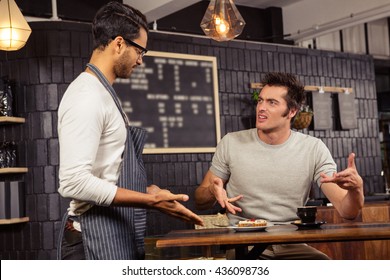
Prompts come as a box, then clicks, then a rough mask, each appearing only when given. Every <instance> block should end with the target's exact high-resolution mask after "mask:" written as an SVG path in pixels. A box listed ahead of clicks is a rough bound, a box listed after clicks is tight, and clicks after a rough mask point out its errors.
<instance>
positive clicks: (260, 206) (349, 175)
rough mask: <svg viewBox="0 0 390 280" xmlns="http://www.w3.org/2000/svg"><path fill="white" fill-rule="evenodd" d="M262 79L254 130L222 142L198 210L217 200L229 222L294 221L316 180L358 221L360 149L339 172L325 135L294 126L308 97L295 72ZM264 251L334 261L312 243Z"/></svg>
mask: <svg viewBox="0 0 390 280" xmlns="http://www.w3.org/2000/svg"><path fill="white" fill-rule="evenodd" d="M262 84H263V89H262V90H261V92H260V94H259V99H258V103H257V108H256V128H254V129H249V130H243V131H238V132H232V133H228V134H227V135H225V136H224V137H223V139H222V140H221V141H220V143H219V144H218V146H217V150H216V152H215V154H214V157H213V160H212V165H211V167H210V169H209V171H208V172H207V174H206V175H205V177H204V179H203V181H202V183H201V185H200V186H199V187H198V188H197V189H196V192H195V200H196V205H197V208H198V209H206V208H210V207H212V206H213V205H214V204H215V203H216V202H218V203H219V204H220V205H221V206H222V207H223V208H225V209H226V211H227V213H228V217H229V220H230V224H231V225H236V224H237V223H238V222H239V221H240V220H243V219H252V218H261V219H266V220H268V221H272V222H277V223H283V222H286V223H287V222H292V221H294V220H296V219H297V215H296V210H297V207H300V206H302V205H305V204H306V202H307V200H308V197H309V192H310V189H311V183H312V181H313V180H314V181H316V182H317V184H318V186H320V187H321V190H322V192H323V193H324V194H325V195H326V197H327V198H328V199H329V200H330V202H331V203H332V204H333V205H334V207H335V208H336V209H337V211H338V213H339V214H340V215H341V216H342V217H343V218H346V219H354V218H355V217H356V216H357V215H358V214H359V211H360V209H361V208H362V207H363V204H364V194H363V180H362V178H361V177H360V175H359V174H358V172H357V170H356V166H355V154H353V153H351V154H350V155H349V158H348V167H347V169H345V170H343V171H341V172H337V171H336V164H335V162H334V160H333V158H332V156H331V154H330V152H329V150H328V148H327V147H326V146H325V144H324V143H323V142H322V141H321V140H320V139H317V138H315V137H311V136H309V135H305V134H302V133H299V132H296V131H293V130H291V127H290V123H291V120H292V119H293V117H294V116H295V115H296V114H297V112H298V110H299V108H300V107H301V105H302V104H303V102H304V99H305V93H304V87H303V86H302V85H301V84H300V83H299V81H298V80H297V79H296V77H294V76H293V75H291V74H285V73H269V74H267V75H266V76H265V78H264V80H263V81H262ZM225 184H226V186H225ZM259 257H260V258H265V259H328V257H327V256H326V255H325V254H323V253H321V252H319V251H317V250H316V249H314V248H312V247H310V246H307V245H306V244H290V245H288V244H286V245H272V246H269V247H268V248H267V249H266V250H265V251H264V252H263V253H262V254H261V255H260V256H259Z"/></svg>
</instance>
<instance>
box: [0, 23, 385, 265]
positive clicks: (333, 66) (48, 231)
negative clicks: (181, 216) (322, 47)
mask: <svg viewBox="0 0 390 280" xmlns="http://www.w3.org/2000/svg"><path fill="white" fill-rule="evenodd" d="M31 27H32V30H33V32H32V35H31V37H30V39H29V41H28V43H27V44H26V46H25V47H24V48H23V49H21V50H20V51H17V52H9V53H5V52H0V75H1V76H8V77H9V78H10V79H12V80H14V81H16V82H17V85H18V87H17V91H16V95H17V97H18V98H17V104H16V105H17V109H18V110H17V114H18V116H22V117H25V118H26V123H25V124H24V125H18V126H1V127H0V139H6V140H7V141H9V140H15V141H18V142H19V144H18V147H19V149H18V151H19V163H20V164H21V165H26V166H27V167H28V168H29V172H28V173H27V174H26V175H25V176H24V180H25V182H26V211H27V215H28V216H29V218H30V222H28V223H25V224H16V225H7V226H1V231H0V259H55V252H56V242H57V236H58V232H59V229H60V221H61V217H62V215H63V213H64V212H65V211H66V208H67V207H68V203H69V200H67V199H63V198H61V197H60V196H59V194H58V193H57V188H58V162H59V159H58V139H57V113H56V110H57V108H58V104H59V102H60V100H61V98H62V95H63V93H64V92H65V90H66V88H67V86H68V84H69V83H70V82H71V81H72V80H73V79H74V78H75V77H76V76H77V75H78V74H79V73H80V72H81V71H83V68H84V67H85V64H86V63H87V62H88V59H89V56H90V53H91V49H92V39H91V35H90V25H88V24H83V23H71V22H33V23H31ZM148 48H149V49H152V50H155V51H169V52H179V53H188V54H197V55H209V56H215V57H217V65H218V80H219V83H218V84H219V101H220V102H219V103H220V122H221V135H222V136H223V135H225V134H226V133H228V132H231V131H236V130H240V129H245V128H248V126H253V123H254V121H253V120H252V116H253V112H254V107H252V105H251V102H250V93H251V91H252V90H251V89H250V88H249V83H251V82H260V80H261V77H262V76H263V75H264V74H265V73H266V72H269V71H283V72H291V73H295V74H297V75H298V76H299V78H300V79H301V80H302V81H304V83H306V84H312V85H313V84H316V85H326V86H339V87H353V88H354V90H355V95H356V99H355V102H356V108H357V118H358V128H357V129H354V130H350V131H336V130H330V131H310V130H304V131H303V132H304V133H308V134H310V135H313V136H316V137H319V138H321V139H322V140H323V141H324V143H325V144H326V145H327V146H328V147H329V149H330V151H331V153H332V154H333V156H334V158H335V160H336V162H337V164H338V166H339V168H340V169H343V168H345V167H346V165H347V161H346V157H347V156H348V154H349V152H351V151H354V152H355V153H356V154H357V159H356V164H357V167H358V169H359V171H360V173H361V175H362V176H363V179H364V182H365V192H366V194H369V193H373V192H381V191H383V190H382V186H381V184H382V182H381V177H380V171H381V168H382V166H381V155H380V147H379V136H378V133H379V132H378V131H379V130H378V116H377V113H378V112H377V104H376V92H375V80H374V79H375V77H374V67H373V59H372V57H370V56H365V55H354V54H345V53H336V52H330V51H318V50H311V49H303V48H295V47H290V46H282V45H280V46H279V45H272V44H261V43H256V42H239V41H232V42H227V43H219V42H214V41H212V40H209V39H206V38H199V37H194V38H193V37H191V36H182V35H171V34H163V33H156V32H150V35H149V42H148ZM211 159H212V154H208V153H207V154H164V155H144V161H145V166H146V168H147V174H148V178H149V180H150V182H153V183H155V184H157V185H159V186H161V187H163V188H168V189H170V190H172V191H173V192H175V193H187V194H189V195H190V197H191V198H193V193H194V191H195V188H196V187H197V186H198V185H199V184H200V182H201V181H202V179H203V175H204V174H205V172H206V171H207V169H208V168H209V165H210V162H211ZM313 193H314V196H316V197H322V194H321V193H320V192H319V190H318V189H315V190H314V192H313ZM185 205H186V206H187V207H189V208H190V209H193V210H194V201H193V200H192V199H190V201H188V202H186V203H185ZM216 211H218V209H213V210H209V211H202V212H198V213H200V214H206V213H214V212H216ZM191 227H192V225H189V224H186V223H184V222H182V221H178V220H177V219H174V218H171V217H167V216H166V215H164V214H162V213H160V212H158V211H155V210H149V211H148V229H147V234H148V235H159V234H163V233H166V232H168V231H169V230H172V229H184V228H191Z"/></svg>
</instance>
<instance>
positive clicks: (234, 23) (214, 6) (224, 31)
mask: <svg viewBox="0 0 390 280" xmlns="http://www.w3.org/2000/svg"><path fill="white" fill-rule="evenodd" d="M244 26H245V21H244V19H243V18H242V16H241V14H240V13H239V11H238V10H237V7H236V6H235V5H234V3H233V0H211V1H210V4H209V6H208V7H207V10H206V13H205V15H204V17H203V19H202V22H201V23H200V27H201V28H202V30H203V32H204V33H205V34H206V35H207V36H208V37H210V38H211V39H214V40H216V41H229V40H233V39H234V38H236V37H237V36H239V35H240V34H241V32H242V30H243V29H244Z"/></svg>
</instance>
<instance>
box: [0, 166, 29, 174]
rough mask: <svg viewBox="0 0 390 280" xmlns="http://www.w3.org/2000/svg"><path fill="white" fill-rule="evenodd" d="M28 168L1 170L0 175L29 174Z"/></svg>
mask: <svg viewBox="0 0 390 280" xmlns="http://www.w3.org/2000/svg"><path fill="white" fill-rule="evenodd" d="M27 171H28V168H26V167H7V168H0V174H10V173H27Z"/></svg>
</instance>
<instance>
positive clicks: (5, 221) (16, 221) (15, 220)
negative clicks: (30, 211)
mask: <svg viewBox="0 0 390 280" xmlns="http://www.w3.org/2000/svg"><path fill="white" fill-rule="evenodd" d="M28 221H30V218H29V217H22V218H13V219H0V225H11V224H19V223H27V222H28Z"/></svg>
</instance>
